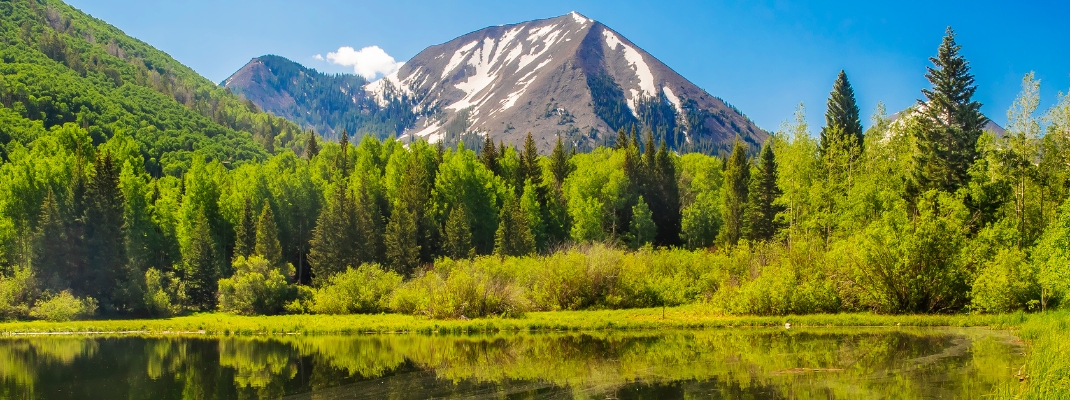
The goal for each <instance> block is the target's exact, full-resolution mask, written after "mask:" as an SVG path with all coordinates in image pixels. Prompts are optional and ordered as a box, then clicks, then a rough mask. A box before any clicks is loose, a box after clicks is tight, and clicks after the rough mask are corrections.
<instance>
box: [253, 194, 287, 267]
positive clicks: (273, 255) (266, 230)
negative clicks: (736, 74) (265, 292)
mask: <svg viewBox="0 0 1070 400" xmlns="http://www.w3.org/2000/svg"><path fill="white" fill-rule="evenodd" d="M254 254H256V255H258V256H260V257H263V258H264V259H265V260H267V261H268V262H269V263H271V265H272V266H274V267H276V268H280V267H282V266H283V265H284V264H285V262H286V261H284V260H283V258H282V245H280V244H279V227H278V225H277V224H276V222H275V213H274V212H272V211H271V206H270V205H268V204H267V202H265V203H264V208H263V210H261V211H260V218H259V219H258V220H257V222H256V247H255V249H254Z"/></svg>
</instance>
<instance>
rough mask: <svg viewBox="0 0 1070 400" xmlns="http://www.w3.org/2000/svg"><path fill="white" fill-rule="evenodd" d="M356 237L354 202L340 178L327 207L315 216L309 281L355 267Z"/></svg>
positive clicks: (314, 281)
mask: <svg viewBox="0 0 1070 400" xmlns="http://www.w3.org/2000/svg"><path fill="white" fill-rule="evenodd" d="M357 240H358V237H357V235H356V219H355V217H354V215H353V203H352V199H350V197H349V188H348V187H347V186H346V180H345V179H342V180H339V181H338V183H337V184H336V185H335V188H334V192H333V194H332V195H331V198H330V199H328V201H327V207H325V208H324V210H323V211H322V212H321V213H320V216H319V218H317V219H316V228H315V229H313V231H312V241H311V243H310V246H309V252H308V263H309V265H310V266H311V270H312V275H313V276H312V278H313V280H312V283H313V284H316V285H319V284H322V283H325V282H327V278H330V277H331V276H332V275H334V274H336V273H339V272H343V271H345V269H346V267H356V266H358V265H359V263H358V262H357V261H358V259H357V254H356V250H357V249H356V246H357Z"/></svg>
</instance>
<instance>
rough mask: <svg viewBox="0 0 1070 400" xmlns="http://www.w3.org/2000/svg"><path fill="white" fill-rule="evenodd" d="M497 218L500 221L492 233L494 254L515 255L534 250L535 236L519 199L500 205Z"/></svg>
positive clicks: (522, 254)
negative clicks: (500, 209) (496, 229)
mask: <svg viewBox="0 0 1070 400" xmlns="http://www.w3.org/2000/svg"><path fill="white" fill-rule="evenodd" d="M498 220H499V221H501V222H500V223H499V224H498V231H497V232H496V233H495V234H494V254H496V255H499V256H513V257H516V256H525V255H528V254H531V253H534V252H535V236H534V235H532V233H531V225H530V222H529V221H528V218H527V214H526V213H525V212H524V210H523V209H522V208H521V207H520V201H519V200H514V201H511V202H509V205H507V206H505V207H502V212H501V215H500V216H499V217H498Z"/></svg>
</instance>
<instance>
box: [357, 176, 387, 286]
mask: <svg viewBox="0 0 1070 400" xmlns="http://www.w3.org/2000/svg"><path fill="white" fill-rule="evenodd" d="M354 220H355V222H356V225H355V226H356V230H355V233H356V236H355V238H356V239H355V240H353V241H352V242H349V243H348V244H347V245H348V246H354V247H356V257H357V260H355V261H354V262H353V264H352V266H353V267H357V266H359V265H360V264H363V263H375V262H382V261H383V257H384V255H385V253H384V248H383V232H384V230H385V228H386V227H385V224H384V221H383V213H382V211H381V209H380V208H379V202H377V201H375V198H373V197H372V195H371V194H370V193H368V188H367V187H365V186H362V187H361V188H360V192H359V193H357V207H356V209H355V212H354Z"/></svg>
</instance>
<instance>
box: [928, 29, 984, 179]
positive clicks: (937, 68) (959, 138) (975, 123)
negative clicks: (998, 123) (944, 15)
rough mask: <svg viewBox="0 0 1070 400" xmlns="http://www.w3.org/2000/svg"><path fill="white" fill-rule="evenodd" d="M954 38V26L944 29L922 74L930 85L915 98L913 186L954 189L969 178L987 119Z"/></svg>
mask: <svg viewBox="0 0 1070 400" xmlns="http://www.w3.org/2000/svg"><path fill="white" fill-rule="evenodd" d="M961 49H962V46H959V45H958V44H956V43H955V32H954V31H953V30H952V29H951V27H948V28H947V34H946V35H945V36H944V40H943V42H942V43H941V44H940V48H939V50H938V52H937V56H936V57H931V58H929V61H931V62H932V63H933V66H932V67H928V73H926V74H925V78H926V79H928V80H929V83H930V84H932V89H923V90H922V94H924V95H925V101H921V100H919V101H918V105H917V108H918V110H919V111H920V114H921V115H920V118H919V120H920V126H919V127H918V129H917V130H916V131H915V134H916V142H917V147H918V151H917V152H916V153H915V154H916V155H915V160H914V165H915V171H914V180H915V184H916V185H917V188H916V190H921V191H924V190H928V189H943V190H946V191H949V192H954V191H955V190H957V189H958V188H959V187H962V186H963V185H965V184H966V182H967V181H968V180H969V169H970V167H971V166H972V165H973V163H974V161H976V160H977V159H978V157H979V156H980V155H979V153H978V151H977V139H978V138H980V137H981V133H982V129H983V128H984V126H985V124H986V123H987V122H988V119H987V118H985V116H984V115H982V114H981V103H979V102H976V101H974V100H973V95H974V92H976V91H977V86H975V85H974V77H973V75H972V74H971V73H970V63H969V62H968V61H966V59H965V58H963V57H962V55H960V54H959V51H960V50H961Z"/></svg>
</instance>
